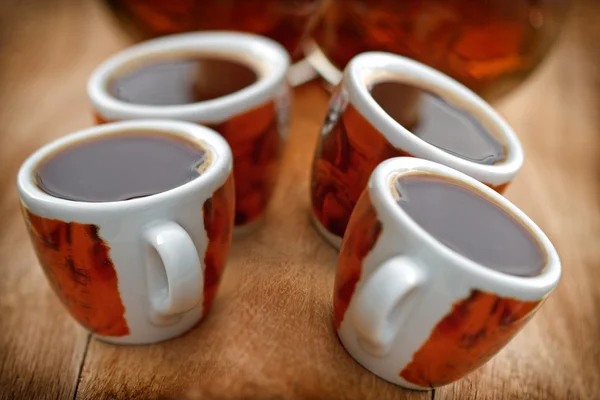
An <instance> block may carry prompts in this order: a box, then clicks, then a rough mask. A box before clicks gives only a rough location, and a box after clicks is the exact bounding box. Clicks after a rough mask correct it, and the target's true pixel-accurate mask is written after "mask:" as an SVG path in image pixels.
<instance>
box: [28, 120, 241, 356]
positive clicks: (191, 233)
mask: <svg viewBox="0 0 600 400" xmlns="http://www.w3.org/2000/svg"><path fill="white" fill-rule="evenodd" d="M127 131H136V132H139V131H150V132H151V131H160V132H161V133H164V134H169V135H173V136H175V137H184V138H186V139H187V140H190V141H193V142H196V143H197V144H199V145H200V146H202V147H203V148H204V149H205V150H206V151H207V153H208V155H209V156H208V157H207V158H209V159H210V160H211V161H210V165H209V166H208V167H207V169H206V170H205V171H204V172H203V173H202V175H200V176H199V177H197V178H196V179H194V180H192V181H190V182H188V183H186V184H184V185H181V186H179V187H176V188H174V189H171V190H168V191H166V192H162V193H158V194H154V195H151V196H147V197H142V198H136V199H131V200H126V201H115V202H93V203H92V202H90V203H88V202H82V201H70V200H65V199H62V198H57V197H54V196H52V195H50V194H48V193H46V192H44V191H42V190H41V189H40V188H39V187H38V186H37V184H36V178H35V176H36V168H37V166H38V165H39V163H40V162H41V161H43V160H44V159H46V158H47V157H49V156H51V155H52V154H53V153H55V152H57V151H59V150H61V149H64V148H68V147H69V146H70V145H73V144H77V143H80V142H82V141H86V140H93V139H94V138H100V137H102V136H106V135H113V134H119V133H122V132H127ZM233 190H234V188H233V179H232V157H231V151H230V149H229V146H228V145H227V143H226V142H225V140H224V139H223V138H222V137H221V136H220V135H218V134H217V133H216V132H214V131H212V130H210V129H208V128H205V127H201V126H199V125H196V124H191V123H186V122H177V121H161V120H140V121H128V122H118V123H112V124H106V125H102V126H97V127H93V128H89V129H85V130H82V131H79V132H77V133H73V134H71V135H67V136H64V137H62V138H60V139H58V140H56V141H54V142H52V143H50V144H48V145H46V146H44V147H42V148H41V149H39V150H38V151H36V152H35V153H34V154H33V155H31V156H30V157H29V158H28V159H27V160H26V161H25V162H24V163H23V165H22V166H21V169H20V171H19V174H18V191H19V196H20V199H21V206H22V210H23V216H24V218H25V221H26V224H27V227H28V230H29V234H30V238H31V241H32V243H33V247H34V249H35V251H36V253H37V256H38V259H39V262H40V264H41V266H42V268H43V270H44V272H45V274H46V277H47V278H48V280H49V282H50V285H51V286H52V288H53V289H54V291H55V292H56V294H57V295H58V297H59V298H60V300H61V301H62V303H63V304H64V306H65V307H66V308H67V310H68V311H69V313H70V314H71V316H73V318H75V320H77V322H79V324H81V325H82V326H83V327H84V328H86V329H87V330H89V331H90V332H92V333H93V334H94V336H96V337H98V338H100V339H102V340H104V341H107V342H112V343H123V344H143V343H152V342H158V341H162V340H166V339H169V338H172V337H175V336H177V335H180V334H181V333H183V332H185V331H187V330H188V329H190V328H191V327H193V326H194V325H195V324H196V323H197V322H198V321H200V319H201V318H202V317H203V316H204V315H205V314H206V313H207V312H208V311H209V308H210V305H211V302H212V301H213V299H214V297H215V294H216V292H217V288H218V285H219V280H220V277H221V274H222V271H223V268H224V266H225V260H226V258H227V254H228V252H229V247H230V244H231V238H232V232H233V213H234V209H233V207H234V205H233V202H234V199H233V196H234V194H233Z"/></svg>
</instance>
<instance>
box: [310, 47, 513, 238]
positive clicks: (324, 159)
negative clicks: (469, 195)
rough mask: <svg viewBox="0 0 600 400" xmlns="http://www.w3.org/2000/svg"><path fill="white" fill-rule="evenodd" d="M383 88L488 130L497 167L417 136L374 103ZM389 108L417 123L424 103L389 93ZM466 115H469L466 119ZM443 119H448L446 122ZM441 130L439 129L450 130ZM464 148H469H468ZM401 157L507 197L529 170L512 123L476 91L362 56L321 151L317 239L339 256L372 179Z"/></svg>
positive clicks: (420, 69)
mask: <svg viewBox="0 0 600 400" xmlns="http://www.w3.org/2000/svg"><path fill="white" fill-rule="evenodd" d="M380 83H388V84H389V83H391V84H394V85H396V84H401V85H410V86H411V87H413V88H418V89H419V91H423V92H422V93H430V94H433V95H435V96H437V97H439V98H440V99H442V100H443V101H445V102H446V103H447V104H451V105H452V106H454V107H457V108H459V109H460V110H461V112H463V111H464V112H465V115H459V117H460V118H464V119H468V120H473V121H475V122H474V124H477V126H481V127H483V128H484V129H485V132H486V134H489V135H490V137H492V138H493V139H494V140H495V141H497V143H498V145H499V146H501V147H502V152H503V155H502V158H501V159H500V160H498V161H497V162H495V163H493V164H485V163H480V162H475V161H474V160H473V159H467V158H464V157H461V156H458V155H456V154H455V153H453V152H451V151H448V150H444V149H443V148H441V147H440V146H436V145H434V144H432V143H430V142H428V141H426V140H424V139H423V138H421V137H419V136H417V135H416V134H414V133H413V132H411V128H410V127H408V126H404V125H403V124H401V123H399V122H398V121H397V119H395V118H394V117H393V116H392V115H390V114H388V113H387V112H386V111H385V110H384V108H383V107H382V106H381V105H380V104H379V103H378V102H377V101H376V100H375V99H374V97H373V95H372V90H373V88H374V87H376V86H377V85H378V84H380ZM387 94H388V95H391V98H390V100H391V101H390V100H388V103H389V104H393V105H394V106H399V105H401V106H402V107H401V108H399V111H401V113H402V118H405V119H406V120H407V121H411V118H416V117H418V115H416V113H417V112H418V108H417V106H418V105H419V103H418V101H419V97H418V96H419V95H422V94H421V93H417V94H415V91H414V90H404V91H401V90H398V91H397V92H396V93H395V92H394V91H391V92H388V93H387ZM467 114H468V115H467ZM444 117H445V116H444ZM440 125H442V126H441V127H437V128H435V129H438V128H439V129H444V126H443V123H441V124H440ZM464 143H468V140H465V141H464ZM399 156H412V157H418V158H423V159H428V160H432V161H435V162H438V163H440V164H444V165H447V166H449V167H452V168H454V169H456V170H458V171H461V172H463V173H465V174H467V175H469V176H471V177H473V178H475V179H477V180H479V181H481V182H483V183H485V184H486V185H488V186H490V187H493V188H494V189H495V190H497V191H499V192H502V191H503V190H504V189H505V188H506V186H507V185H508V184H509V183H510V181H511V180H512V179H513V178H514V177H515V175H516V174H517V172H518V171H519V169H520V168H521V165H522V164H523V151H522V148H521V145H520V143H519V140H518V139H517V137H516V135H515V134H514V132H513V130H512V129H511V127H510V126H509V125H508V124H507V123H506V121H505V120H504V119H503V118H502V117H501V116H500V115H499V114H498V113H497V112H496V111H494V110H493V109H492V107H491V106H490V105H489V104H487V103H486V102H485V101H484V100H483V99H481V98H480V97H479V96H477V95H476V94H475V93H473V92H472V91H471V90H469V89H468V88H466V87H465V86H463V85H462V84H460V83H458V82H457V81H455V80H453V79H452V78H450V77H448V76H446V75H444V74H442V73H441V72H439V71H436V70H434V69H432V68H430V67H427V66H426V65H423V64H421V63H418V62H416V61H413V60H410V59H408V58H404V57H401V56H397V55H392V54H387V53H379V52H372V53H363V54H361V55H358V56H356V57H354V58H353V59H352V61H351V62H350V63H349V64H348V66H347V67H346V69H345V71H344V75H343V78H342V80H341V82H340V84H339V85H338V87H337V89H336V91H335V93H334V94H333V97H332V99H331V103H330V106H329V112H328V114H327V116H326V118H325V122H324V124H323V127H322V129H321V134H320V136H319V141H318V144H317V147H316V151H315V156H314V161H313V167H312V177H311V203H312V211H313V217H314V218H313V219H314V222H315V225H316V227H317V229H318V230H319V232H321V234H322V235H323V236H324V237H325V239H326V240H327V241H328V242H329V243H331V244H332V245H333V246H335V247H336V248H339V246H340V244H341V240H342V237H343V236H344V232H345V230H346V226H347V224H348V220H349V218H350V214H351V213H352V210H353V209H354V206H355V204H356V202H357V201H358V197H359V196H360V194H361V192H362V190H363V189H364V188H365V186H366V184H367V181H368V179H369V176H370V175H371V172H373V170H374V169H375V167H376V166H377V165H378V164H379V163H380V162H382V161H384V160H386V159H388V158H392V157H399Z"/></svg>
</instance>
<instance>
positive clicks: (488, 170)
mask: <svg viewBox="0 0 600 400" xmlns="http://www.w3.org/2000/svg"><path fill="white" fill-rule="evenodd" d="M381 81H395V82H402V83H406V84H411V85H416V86H418V87H421V88H423V89H428V90H430V91H431V92H432V93H435V94H436V95H439V96H441V97H442V98H444V99H445V100H448V101H449V102H450V103H451V104H454V105H456V106H459V107H462V108H463V109H466V110H469V111H470V112H472V113H473V115H475V116H476V117H477V118H478V119H479V120H480V121H481V123H482V124H483V126H485V127H486V128H487V129H488V130H489V132H490V133H491V134H492V135H493V136H494V137H495V138H496V140H498V141H499V142H500V143H502V144H503V146H504V147H505V149H506V158H505V159H504V160H502V161H499V162H498V163H496V164H493V165H485V164H478V163H475V162H472V161H468V160H465V159H463V158H460V157H457V156H454V155H452V154H450V153H448V152H446V151H444V150H442V149H439V148H437V147H435V146H433V145H431V144H429V143H427V142H426V141H424V140H422V139H420V138H419V137H417V136H416V135H413V134H412V133H411V132H410V131H409V130H408V129H406V128H405V127H403V126H402V125H400V124H399V123H398V122H397V121H396V120H394V119H393V118H392V117H391V116H389V115H388V114H387V113H386V112H385V111H384V110H383V109H382V108H381V107H380V106H379V105H378V104H377V102H376V101H375V99H373V97H372V96H371V94H370V93H369V88H370V87H371V86H373V85H374V84H376V83H377V82H381ZM342 85H343V86H344V88H345V89H346V90H347V92H348V96H349V98H350V102H351V103H352V105H354V107H356V109H357V110H358V111H359V112H360V113H361V114H362V115H363V116H364V117H365V118H366V119H367V120H368V121H369V122H370V123H371V124H372V125H373V126H374V127H375V128H376V129H377V130H378V131H379V132H381V133H382V134H383V135H384V136H385V138H386V139H387V140H388V141H389V142H390V143H391V144H392V145H393V146H394V147H396V148H398V149H402V150H404V151H406V152H408V153H409V154H411V155H412V156H414V157H418V158H424V159H427V160H431V161H435V162H437V163H440V164H443V165H447V166H449V167H452V168H454V169H456V170H458V171H460V172H463V173H465V174H467V175H469V176H471V177H473V178H475V179H477V180H478V181H481V182H484V183H487V184H489V185H492V186H500V185H502V184H505V183H507V182H510V181H511V180H512V179H513V178H514V177H515V175H516V174H517V172H518V171H519V169H520V168H521V166H522V165H523V149H522V147H521V143H520V142H519V139H518V138H517V136H516V135H515V133H514V132H513V130H512V128H511V127H510V125H508V123H507V122H506V121H505V120H504V118H502V117H501V116H500V115H499V114H498V113H497V112H496V111H495V110H494V109H493V108H492V107H491V106H490V105H489V104H488V103H487V102H486V101H485V100H483V99H482V98H481V97H479V96H478V95H476V94H475V93H474V92H473V91H471V90H470V89H468V88H467V87H466V86H464V85H463V84H461V83H459V82H457V81H455V80H454V79H452V78H450V77H449V76H447V75H444V74H443V73H441V72H439V71H437V70H435V69H433V68H431V67H428V66H426V65H425V64H421V63H419V62H417V61H414V60H411V59H409V58H406V57H402V56H398V55H394V54H389V53H380V52H370V53H362V54H359V55H358V56H356V57H354V58H353V59H352V60H351V61H350V63H348V66H347V67H346V69H345V70H344V77H343V79H342Z"/></svg>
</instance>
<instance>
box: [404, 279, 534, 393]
mask: <svg viewBox="0 0 600 400" xmlns="http://www.w3.org/2000/svg"><path fill="white" fill-rule="evenodd" d="M540 304H541V301H521V300H517V299H513V298H503V297H498V296H496V295H495V294H493V293H486V292H482V291H479V290H473V291H472V292H471V295H470V296H469V297H468V298H466V299H464V300H461V301H458V302H457V303H455V304H454V306H453V307H452V311H450V313H449V314H447V315H446V316H445V317H444V318H443V319H442V320H441V321H440V322H439V323H438V324H437V325H436V326H435V328H434V329H433V331H432V332H431V335H430V336H429V339H427V341H426V342H425V344H423V346H421V348H420V349H419V350H418V351H417V352H416V353H415V354H414V356H413V359H412V361H411V362H410V363H409V364H408V365H407V366H406V367H405V368H404V369H403V370H402V371H401V372H400V376H401V377H402V378H404V379H405V380H406V381H408V382H410V383H413V384H415V385H419V386H422V387H437V386H441V385H446V384H448V383H451V382H454V381H455V380H457V379H460V378H462V377H463V376H465V375H467V374H468V373H469V372H471V371H473V370H474V369H476V368H478V367H479V366H481V365H482V364H484V363H485V362H486V361H488V360H489V359H490V358H491V357H492V356H494V354H496V353H497V352H498V351H499V350H500V349H502V347H504V345H506V344H507V343H508V342H509V341H510V340H511V339H512V337H513V336H514V335H515V334H516V333H517V332H518V331H519V330H520V329H521V328H522V327H523V325H524V324H525V323H526V322H527V321H528V320H529V318H531V316H532V315H533V313H534V312H535V311H536V309H537V307H538V306H539V305H540Z"/></svg>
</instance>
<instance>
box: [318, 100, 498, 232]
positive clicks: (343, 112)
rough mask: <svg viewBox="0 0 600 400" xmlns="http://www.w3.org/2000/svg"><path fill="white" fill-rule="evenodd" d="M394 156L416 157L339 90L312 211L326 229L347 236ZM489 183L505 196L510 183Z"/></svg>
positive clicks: (324, 137)
mask: <svg viewBox="0 0 600 400" xmlns="http://www.w3.org/2000/svg"><path fill="white" fill-rule="evenodd" d="M392 157H412V155H411V154H409V153H407V152H406V151H403V150H402V149H398V148H395V147H394V146H392V145H391V144H390V143H389V142H388V141H387V139H386V138H385V137H384V136H383V134H381V132H379V131H378V130H377V129H376V128H375V127H374V126H373V125H371V123H370V122H369V121H367V119H366V118H365V117H364V116H363V115H362V114H360V113H359V112H358V110H357V109H356V108H355V107H354V106H353V105H352V104H351V103H349V102H348V100H347V99H345V94H344V93H343V91H342V90H340V89H338V90H337V91H336V93H335V94H334V95H333V97H332V101H331V105H330V109H329V112H328V114H327V116H326V118H325V122H324V124H323V128H322V130H321V135H320V137H319V142H318V144H317V148H316V151H315V157H314V161H313V167H312V177H311V203H312V209H313V212H314V213H315V216H316V217H317V219H318V220H319V221H320V222H321V224H322V225H323V226H324V227H325V229H327V230H328V231H329V232H330V233H333V234H335V235H337V236H339V237H343V236H344V232H345V231H346V225H347V224H348V220H349V219H350V215H351V213H352V210H353V209H354V206H355V204H356V202H357V200H358V197H359V196H360V194H361V192H362V190H363V189H364V188H365V187H366V186H367V183H368V181H369V177H370V176H371V173H372V172H373V170H374V169H375V168H376V167H377V165H379V164H380V163H381V162H382V161H385V160H387V159H388V158H392ZM484 183H485V182H484ZM485 184H486V185H488V186H490V187H491V188H492V189H494V190H496V191H497V192H499V193H503V192H504V190H506V187H507V186H508V184H509V182H507V183H504V184H501V185H499V186H492V185H489V184H487V183H485Z"/></svg>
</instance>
